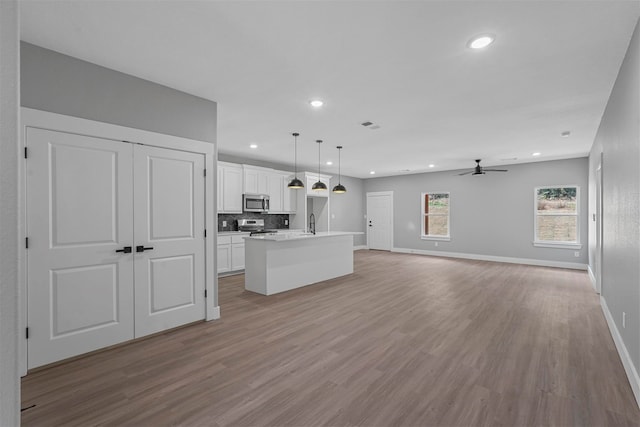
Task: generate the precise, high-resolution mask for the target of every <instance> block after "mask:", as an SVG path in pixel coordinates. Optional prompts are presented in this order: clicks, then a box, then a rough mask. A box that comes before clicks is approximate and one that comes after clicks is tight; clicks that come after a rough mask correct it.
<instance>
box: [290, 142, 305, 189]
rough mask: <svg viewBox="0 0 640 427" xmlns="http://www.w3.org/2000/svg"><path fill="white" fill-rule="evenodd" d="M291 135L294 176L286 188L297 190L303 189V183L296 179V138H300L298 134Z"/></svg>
mask: <svg viewBox="0 0 640 427" xmlns="http://www.w3.org/2000/svg"><path fill="white" fill-rule="evenodd" d="M291 135H293V152H294V157H293V168H294V169H293V173H294V175H293V179H292V180H291V182H290V183H289V185H287V187H288V188H294V189H296V190H297V189H299V188H304V183H303V182H302V181H300V180H299V179H298V136H300V134H299V133H298V132H294V133H292V134H291Z"/></svg>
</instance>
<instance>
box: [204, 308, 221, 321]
mask: <svg viewBox="0 0 640 427" xmlns="http://www.w3.org/2000/svg"><path fill="white" fill-rule="evenodd" d="M219 318H220V306H219V305H216V306H215V307H213V310H211V316H210V317H209V318H208V319H207V321H210V320H218V319H219Z"/></svg>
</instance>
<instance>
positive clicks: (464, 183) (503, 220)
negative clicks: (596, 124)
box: [365, 157, 588, 267]
mask: <svg viewBox="0 0 640 427" xmlns="http://www.w3.org/2000/svg"><path fill="white" fill-rule="evenodd" d="M504 168H505V169H508V170H509V172H506V173H499V172H496V173H493V174H489V173H487V174H486V175H480V176H471V175H465V176H458V173H460V172H461V171H445V172H430V173H423V174H415V175H405V176H395V177H383V178H375V179H367V180H366V181H365V191H366V192H372V191H393V192H394V194H393V200H394V213H393V217H394V226H393V227H394V228H393V235H394V242H393V246H394V247H395V248H402V249H413V250H418V251H420V250H422V251H437V252H448V253H457V254H472V255H480V256H484V257H505V258H516V259H523V260H537V261H540V263H543V264H544V263H548V264H550V265H553V264H554V263H566V264H571V265H572V266H573V265H575V266H576V267H578V266H582V267H584V266H586V264H587V222H588V221H587V205H588V204H587V199H588V191H587V181H588V179H587V177H588V162H587V158H586V157H585V158H578V159H569V160H555V161H548V162H535V163H525V164H517V165H506V166H505V167H504ZM551 185H577V186H579V187H580V190H581V193H580V196H581V197H580V211H581V214H582V216H581V226H580V235H581V243H582V244H583V247H582V249H556V248H540V247H534V246H533V239H534V236H533V234H534V188H535V187H539V186H551ZM423 192H449V193H450V194H451V196H450V197H451V202H450V203H451V241H449V242H438V246H437V247H436V246H435V243H436V242H434V241H429V240H422V239H421V238H420V233H421V220H422V218H421V193H423ZM575 251H579V252H580V253H579V256H578V257H576V256H575Z"/></svg>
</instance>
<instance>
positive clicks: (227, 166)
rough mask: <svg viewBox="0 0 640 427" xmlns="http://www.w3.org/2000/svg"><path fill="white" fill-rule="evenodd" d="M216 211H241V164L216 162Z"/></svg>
mask: <svg viewBox="0 0 640 427" xmlns="http://www.w3.org/2000/svg"><path fill="white" fill-rule="evenodd" d="M218 212H220V213H242V166H240V165H237V164H234V163H225V162H218Z"/></svg>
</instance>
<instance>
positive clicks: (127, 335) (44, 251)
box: [26, 128, 133, 368]
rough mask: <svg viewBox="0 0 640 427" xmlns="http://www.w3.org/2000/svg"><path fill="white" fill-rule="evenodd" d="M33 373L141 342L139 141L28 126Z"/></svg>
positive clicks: (30, 364)
mask: <svg viewBox="0 0 640 427" xmlns="http://www.w3.org/2000/svg"><path fill="white" fill-rule="evenodd" d="M26 146H27V149H28V152H29V157H28V159H27V162H26V171H27V178H26V189H27V197H26V199H27V234H28V236H29V248H28V250H27V265H28V267H27V289H28V299H27V301H28V303H27V306H28V309H27V311H28V312H27V318H28V327H29V332H30V337H29V340H28V342H27V353H28V355H27V360H28V367H29V368H34V367H37V366H41V365H44V364H47V363H51V362H54V361H57V360H61V359H65V358H68V357H72V356H75V355H78V354H82V353H86V352H89V351H92V350H96V349H98V348H102V347H106V346H109V345H113V344H116V343H119V342H122V341H126V340H128V339H131V338H133V258H132V256H131V255H130V254H125V253H124V252H116V250H118V249H122V248H123V247H124V246H131V245H132V238H133V227H132V225H133V224H132V220H131V219H132V217H133V203H132V199H133V192H132V182H133V181H132V147H131V144H126V143H122V142H117V141H112V140H108V139H101V138H94V137H87V136H82V135H76V134H71V133H65V132H58V131H51V130H44V129H36V128H28V129H27V131H26Z"/></svg>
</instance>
